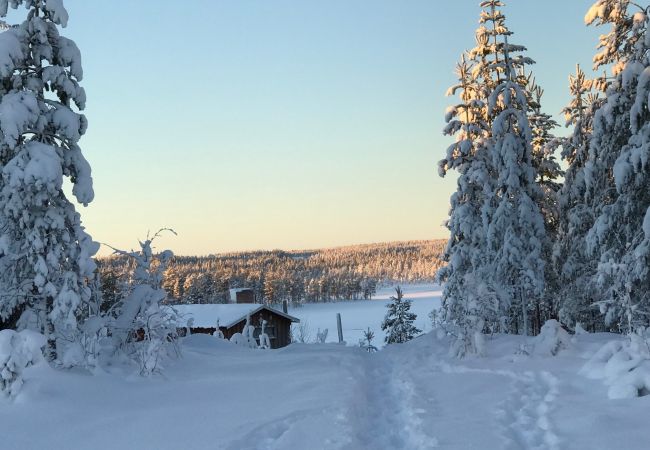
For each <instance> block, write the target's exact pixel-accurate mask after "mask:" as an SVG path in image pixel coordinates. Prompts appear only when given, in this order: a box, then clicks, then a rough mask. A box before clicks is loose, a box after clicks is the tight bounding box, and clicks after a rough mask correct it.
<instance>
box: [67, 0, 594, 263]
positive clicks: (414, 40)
mask: <svg viewBox="0 0 650 450" xmlns="http://www.w3.org/2000/svg"><path fill="white" fill-rule="evenodd" d="M478 3H479V1H478V0H456V1H452V2H441V1H434V0H404V1H398V0H363V1H362V0H328V1H324V0H319V1H315V0H228V1H225V0H191V1H186V2H181V1H178V0H174V1H171V0H169V1H164V0H163V1H156V2H152V1H127V0H114V1H108V2H107V1H101V2H100V1H88V0H65V5H66V7H67V8H68V11H69V13H70V22H69V26H68V28H67V29H66V30H64V31H63V33H64V34H65V35H66V36H68V37H71V38H72V39H74V40H75V41H76V42H77V45H78V46H79V48H80V49H81V52H82V55H83V63H84V71H85V79H84V82H83V85H84V86H85V88H86V91H87V95H88V108H87V110H86V114H87V117H88V119H89V122H90V127H89V130H88V133H87V135H86V136H85V137H84V138H83V139H82V142H81V144H82V148H83V150H84V152H85V154H86V156H87V158H88V159H89V161H90V163H91V165H92V168H93V177H94V180H95V191H96V198H95V201H94V202H93V203H92V204H91V205H90V206H89V207H88V208H82V207H80V212H81V214H82V217H83V221H84V224H85V225H86V227H87V230H88V231H89V232H90V233H91V235H92V236H93V237H94V238H95V239H96V240H98V241H101V242H106V243H110V244H112V245H114V246H118V247H123V248H131V247H133V246H134V245H137V241H136V239H137V238H138V237H140V238H141V237H144V236H145V235H146V232H147V230H152V231H153V230H155V229H157V228H158V227H162V226H166V227H173V228H175V229H176V231H177V232H178V233H179V235H178V236H177V237H174V238H166V239H164V240H161V242H160V246H165V247H169V248H171V249H172V250H174V251H175V252H176V253H179V254H208V253H214V252H222V251H231V250H244V249H258V248H266V249H270V248H285V249H295V248H313V247H322V246H334V245H343V244H351V243H363V242H377V241H388V240H405V239H429V238H441V237H445V236H446V230H445V229H444V228H443V227H442V226H441V224H442V222H443V220H444V219H445V218H446V216H447V212H448V211H447V209H448V198H449V195H450V194H451V192H452V191H453V190H454V188H455V180H454V178H453V177H449V179H446V180H443V179H440V178H439V177H438V176H437V167H436V162H437V161H438V160H439V159H441V157H442V156H443V154H444V150H445V148H446V146H447V144H448V142H449V140H448V139H447V138H444V137H443V136H442V135H441V129H442V127H443V125H444V122H443V113H444V110H445V107H446V106H447V105H449V104H450V103H451V102H452V100H451V99H448V98H446V97H445V96H444V94H445V91H446V89H447V87H448V86H449V85H450V84H451V83H453V82H454V76H453V68H454V64H455V62H456V61H457V60H458V58H459V56H460V54H461V52H462V51H463V50H464V49H467V48H470V47H471V46H473V42H474V37H473V32H474V30H475V28H476V27H477V20H478V15H479V8H478ZM507 3H508V5H507V7H506V9H505V12H506V15H507V16H508V23H509V26H510V28H511V29H512V31H514V32H515V37H514V38H513V41H514V42H516V43H521V44H524V45H526V46H528V48H529V56H531V57H532V58H534V59H535V60H537V62H538V65H537V66H536V68H535V73H536V75H537V78H538V80H539V83H540V84H541V85H542V86H543V87H545V88H546V91H547V95H546V103H545V109H546V110H547V111H548V112H550V113H553V114H555V113H558V112H559V111H560V109H561V108H562V106H563V105H564V104H565V103H566V102H567V101H568V92H567V87H566V86H567V76H568V74H569V73H572V72H573V70H574V66H575V63H576V62H580V63H581V64H583V65H585V66H587V67H588V66H590V60H591V57H592V55H593V53H594V48H595V45H596V36H597V32H595V31H594V30H591V29H587V28H586V27H584V25H583V16H584V13H585V12H586V10H587V8H588V7H589V6H590V5H591V3H592V1H591V0H571V1H567V0H546V1H544V2H533V1H529V0H510V1H509V2H507ZM558 118H559V116H558Z"/></svg>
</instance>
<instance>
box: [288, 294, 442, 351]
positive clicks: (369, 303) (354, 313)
mask: <svg viewBox="0 0 650 450" xmlns="http://www.w3.org/2000/svg"><path fill="white" fill-rule="evenodd" d="M401 287H402V290H403V291H404V298H406V299H410V300H413V303H412V306H411V312H414V313H415V314H417V320H416V321H415V326H416V327H418V328H419V329H420V330H422V331H424V332H427V331H431V319H430V318H429V313H430V312H431V311H432V310H433V309H437V308H439V307H440V295H441V292H442V291H441V288H440V287H439V286H437V285H430V284H414V285H403V286H401ZM393 295H395V288H394V287H385V288H381V289H379V290H378V291H377V295H375V296H374V297H373V299H372V300H356V301H350V302H332V303H309V304H307V305H305V306H302V307H299V308H290V310H289V314H291V315H292V316H295V317H297V318H299V319H300V321H301V323H302V324H303V326H306V327H307V329H308V331H309V335H310V337H311V339H312V340H313V339H316V334H317V332H318V330H319V329H320V330H321V331H323V330H325V329H327V330H328V333H327V342H338V332H337V329H336V314H337V313H340V314H341V324H342V327H343V339H344V340H345V341H346V342H347V343H348V345H358V344H359V339H361V338H362V337H363V331H364V330H366V329H368V328H370V329H371V330H372V331H373V332H374V333H375V339H374V341H373V344H374V345H376V346H378V347H379V346H383V345H384V336H385V333H384V332H383V331H382V330H381V323H382V321H383V320H384V316H385V315H386V311H387V309H386V305H387V304H388V303H389V302H390V300H389V299H390V297H391V296H393Z"/></svg>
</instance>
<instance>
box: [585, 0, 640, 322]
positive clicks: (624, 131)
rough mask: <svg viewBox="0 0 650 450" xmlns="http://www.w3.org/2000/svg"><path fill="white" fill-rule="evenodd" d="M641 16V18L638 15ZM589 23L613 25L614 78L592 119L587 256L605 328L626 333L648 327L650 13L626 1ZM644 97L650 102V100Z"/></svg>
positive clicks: (608, 56)
mask: <svg viewBox="0 0 650 450" xmlns="http://www.w3.org/2000/svg"><path fill="white" fill-rule="evenodd" d="M635 9H637V11H636V12H635V13H633V11H634V10H635ZM587 21H588V22H589V21H598V23H600V24H606V23H610V24H611V25H612V27H613V30H614V31H615V32H616V33H615V35H612V34H611V33H610V34H609V35H605V36H604V37H602V38H601V47H602V48H603V51H602V52H601V53H600V54H598V55H596V57H595V59H594V61H595V64H596V65H601V64H607V63H611V64H612V71H613V75H614V78H613V79H612V80H611V82H609V84H608V85H607V89H606V93H605V94H606V97H605V99H604V101H603V104H602V106H601V107H600V108H599V109H598V111H597V112H596V114H595V117H594V125H593V136H592V140H591V146H590V154H589V159H588V161H587V164H586V172H587V180H588V181H587V194H588V198H589V199H591V200H592V202H593V205H594V211H595V215H596V216H597V219H596V221H595V223H594V225H593V226H592V228H591V230H590V231H589V233H588V235H587V246H588V250H589V251H590V252H591V254H592V255H594V257H597V258H598V259H599V265H598V282H599V285H600V286H601V287H602V288H603V292H604V294H605V297H604V299H603V300H602V301H601V302H600V306H601V311H602V312H603V313H605V323H606V325H611V326H615V327H618V328H619V329H621V330H625V331H627V332H631V331H633V329H635V328H636V327H638V326H645V325H647V324H648V323H650V321H649V320H648V313H650V310H648V311H644V310H645V309H647V308H648V297H647V296H648V288H649V287H650V280H649V279H648V277H647V260H644V259H643V257H642V256H641V255H642V254H643V250H642V249H641V248H640V246H641V245H642V242H643V241H644V240H645V235H644V232H643V223H644V218H645V216H646V210H647V207H648V206H649V205H650V196H649V195H648V194H647V181H648V177H647V170H648V169H647V163H646V161H647V155H648V150H647V141H646V140H645V139H647V138H645V137H644V133H645V132H646V125H647V122H648V118H649V116H648V109H647V93H648V87H647V82H648V80H647V72H648V48H649V47H650V45H649V44H650V42H648V38H647V29H648V11H647V7H646V10H643V9H641V8H640V7H639V6H638V5H636V4H634V3H632V2H627V1H622V0H621V1H618V2H612V1H604V0H601V1H599V2H597V3H596V4H595V5H594V6H593V7H592V9H591V10H590V12H589V13H588V15H587ZM644 97H645V98H644Z"/></svg>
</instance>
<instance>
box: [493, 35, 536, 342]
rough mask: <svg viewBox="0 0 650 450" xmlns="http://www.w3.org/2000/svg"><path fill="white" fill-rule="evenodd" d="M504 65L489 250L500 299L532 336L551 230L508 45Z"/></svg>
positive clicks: (497, 98)
mask: <svg viewBox="0 0 650 450" xmlns="http://www.w3.org/2000/svg"><path fill="white" fill-rule="evenodd" d="M506 45H507V39H506ZM503 67H504V74H505V79H504V80H503V81H502V82H501V84H500V85H499V86H498V87H497V88H496V89H495V90H494V92H493V93H492V95H491V96H490V101H489V108H490V110H499V111H500V112H499V114H498V116H497V118H496V120H495V121H494V124H493V125H492V138H493V139H494V146H493V147H492V149H491V154H492V160H493V166H494V168H495V171H496V173H497V182H496V190H495V192H494V201H495V203H496V209H495V212H494V215H493V217H492V220H491V221H490V223H489V227H488V244H489V247H488V249H487V251H488V252H489V254H490V257H491V258H492V262H493V267H494V270H495V272H494V283H495V284H496V285H498V286H500V292H499V297H500V298H499V301H500V303H501V304H502V305H508V306H509V307H511V308H512V309H511V311H512V319H513V320H512V323H511V329H512V331H516V332H519V333H523V334H528V331H529V329H530V327H529V316H530V311H531V309H532V308H534V307H536V305H537V302H538V301H539V298H540V297H541V295H542V294H543V291H544V265H545V264H544V260H543V255H542V246H543V243H544V239H545V232H544V219H543V216H542V214H541V212H540V210H539V207H538V202H539V198H540V197H541V195H542V193H541V190H540V188H539V186H538V185H537V184H536V183H535V176H536V171H535V169H534V167H533V161H532V139H533V136H532V131H531V128H530V123H529V121H528V117H527V114H526V113H527V111H528V100H527V97H526V94H525V92H524V90H523V88H522V87H521V85H520V84H519V83H518V82H517V80H516V78H515V71H514V67H513V66H512V64H511V63H510V59H509V56H508V50H507V49H506V51H505V60H504V62H503ZM517 312H520V313H521V315H519V314H517ZM517 316H519V318H520V319H521V320H516V317H517Z"/></svg>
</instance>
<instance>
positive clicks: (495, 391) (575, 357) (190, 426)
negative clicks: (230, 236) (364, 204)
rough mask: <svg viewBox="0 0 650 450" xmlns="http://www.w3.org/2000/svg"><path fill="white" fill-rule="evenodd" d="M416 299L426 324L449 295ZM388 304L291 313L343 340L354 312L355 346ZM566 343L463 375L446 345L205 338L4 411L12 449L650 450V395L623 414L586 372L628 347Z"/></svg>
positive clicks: (44, 380)
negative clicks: (153, 365) (158, 371)
mask: <svg viewBox="0 0 650 450" xmlns="http://www.w3.org/2000/svg"><path fill="white" fill-rule="evenodd" d="M407 292H409V294H408V295H407V296H408V297H410V298H413V300H414V309H415V311H416V312H417V313H418V315H419V316H422V317H419V319H418V325H420V324H422V325H424V323H423V322H428V318H426V315H427V314H428V312H429V311H430V310H431V309H432V307H434V306H437V301H438V300H437V295H438V294H437V292H439V291H438V290H437V289H436V288H435V287H425V286H420V287H411V288H409V289H408V291H407ZM389 295H390V293H389V292H388V291H384V292H381V293H380V297H386V298H387V297H388V296H389ZM384 304H385V299H378V300H372V301H368V302H350V303H332V304H322V305H310V306H308V307H304V308H299V309H297V310H294V311H292V313H294V314H296V315H298V316H299V317H301V318H307V319H308V320H310V323H311V324H312V326H313V328H314V330H315V329H317V328H318V327H320V328H321V329H322V328H323V327H328V328H330V327H331V328H330V334H331V338H332V339H335V338H336V327H335V326H332V325H331V323H334V324H335V322H334V321H335V317H332V318H330V316H332V315H335V313H336V312H341V314H342V316H343V323H344V328H345V331H344V332H345V333H346V336H345V337H346V339H347V340H348V341H351V340H352V339H354V337H355V335H354V334H353V333H352V331H355V330H354V329H355V328H359V329H361V328H363V327H365V326H374V327H375V329H376V330H377V329H378V328H379V325H378V324H379V323H380V322H381V319H382V318H383V314H384V310H385V307H384V306H383V305H384ZM330 321H332V322H330ZM428 326H429V328H430V325H428ZM378 337H379V336H378ZM569 339H570V343H569V348H568V349H567V350H564V351H562V352H560V354H559V355H558V356H555V357H551V356H540V355H535V353H534V352H533V356H526V355H522V354H520V352H519V349H520V347H521V345H522V344H524V343H526V344H527V348H529V349H533V348H535V347H534V342H535V339H534V338H524V337H522V336H495V337H492V338H487V340H486V352H487V355H486V356H485V357H480V358H467V359H464V360H458V359H455V358H451V357H450V356H449V352H448V349H449V341H448V339H447V338H446V337H444V336H442V335H441V333H439V332H437V331H434V332H430V333H428V334H426V335H424V336H421V337H419V338H416V339H415V340H413V341H411V342H410V343H407V344H397V345H392V346H388V347H385V348H384V349H383V350H381V351H379V352H377V353H366V352H365V351H363V350H362V349H360V348H358V347H354V346H352V345H348V346H342V345H338V344H294V345H291V346H289V347H286V348H284V349H280V350H250V349H245V348H242V347H238V346H235V345H233V344H230V343H229V342H226V341H222V340H219V339H217V338H214V337H212V336H207V335H194V336H190V337H188V338H185V339H184V340H183V342H182V346H183V355H182V357H181V358H180V359H178V360H171V361H167V363H166V364H165V368H164V372H163V374H162V375H156V376H153V377H151V378H141V377H139V376H137V375H125V374H123V373H121V374H120V373H112V374H108V373H105V374H100V375H88V374H86V373H81V372H71V371H62V370H54V369H52V368H50V367H49V366H48V365H46V364H40V365H37V366H33V367H30V368H28V369H27V370H26V373H25V379H26V383H25V385H24V387H23V390H22V391H21V393H20V394H19V395H18V397H17V398H16V399H15V400H13V401H10V400H6V399H2V400H0V430H2V431H3V433H2V439H0V449H52V450H56V449H62V450H63V449H65V450H71V449H96V450H103V449H115V448H125V449H143V450H144V449H156V450H164V449H185V450H191V449H205V448H208V449H217V450H231V449H232V450H280V449H282V450H293V449H296V450H303V449H310V450H334V449H341V450H366V449H367V450H383V449H386V450H389V449H390V450H393V449H395V450H426V449H433V448H440V449H458V450H465V449H513V450H514V449H524V450H526V449H543V450H560V449H576V450H582V449H589V450H600V449H602V450H606V449H607V450H609V449H626V450H642V449H648V448H650V445H649V443H650V427H648V426H647V417H648V411H650V396H645V397H640V398H632V399H621V400H610V399H609V398H608V387H607V386H606V385H605V384H604V383H603V382H602V381H601V380H594V379H590V378H587V377H586V376H584V375H583V374H581V373H580V371H581V369H582V368H583V367H585V364H586V363H587V361H588V360H589V359H590V357H591V356H592V355H594V354H595V353H596V352H597V351H598V350H599V349H600V348H601V347H602V346H603V344H605V343H606V342H608V341H610V340H612V339H614V340H619V341H623V339H624V338H623V337H621V336H616V335H610V334H595V335H590V334H582V335H577V336H573V337H570V338H569ZM540 348H541V346H540ZM599 370H600V369H598V367H595V366H593V365H592V366H591V368H590V369H589V372H588V373H587V374H589V373H596V372H598V371H599Z"/></svg>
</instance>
